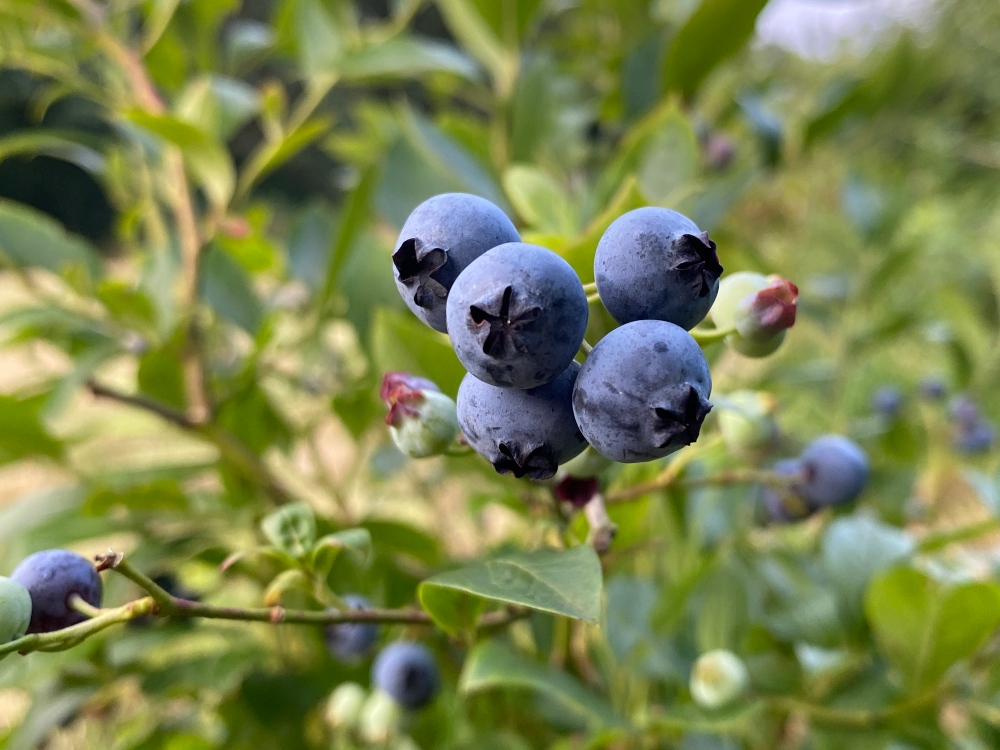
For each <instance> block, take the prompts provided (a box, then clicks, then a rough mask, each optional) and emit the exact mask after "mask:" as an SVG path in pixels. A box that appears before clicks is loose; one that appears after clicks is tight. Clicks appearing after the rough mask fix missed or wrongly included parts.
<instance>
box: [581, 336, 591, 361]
mask: <svg viewBox="0 0 1000 750" xmlns="http://www.w3.org/2000/svg"><path fill="white" fill-rule="evenodd" d="M580 351H581V352H583V356H585V357H586V356H587V355H588V354H590V353H591V352H592V351H594V347H592V346H591V345H590V343H589V342H588V341H587V339H584V340H583V341H581V342H580Z"/></svg>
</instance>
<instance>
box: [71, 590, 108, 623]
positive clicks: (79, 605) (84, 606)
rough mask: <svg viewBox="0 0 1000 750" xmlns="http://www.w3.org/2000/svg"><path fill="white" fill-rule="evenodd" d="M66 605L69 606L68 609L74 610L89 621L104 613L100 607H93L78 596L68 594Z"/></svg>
mask: <svg viewBox="0 0 1000 750" xmlns="http://www.w3.org/2000/svg"><path fill="white" fill-rule="evenodd" d="M66 604H68V605H69V608H70V609H73V610H76V611H77V612H79V613H80V614H81V615H83V616H84V617H86V618H87V619H90V620H92V619H94V618H95V617H99V616H100V615H101V614H102V613H104V612H105V611H106V610H103V609H101V608H100V607H95V606H94V605H92V604H90V603H89V602H87V601H84V599H83V597H81V596H80V595H79V594H70V595H69V599H67V600H66Z"/></svg>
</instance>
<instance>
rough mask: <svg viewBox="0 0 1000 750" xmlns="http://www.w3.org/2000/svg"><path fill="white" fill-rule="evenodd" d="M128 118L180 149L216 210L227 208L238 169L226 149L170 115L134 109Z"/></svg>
mask: <svg viewBox="0 0 1000 750" xmlns="http://www.w3.org/2000/svg"><path fill="white" fill-rule="evenodd" d="M126 116H127V117H128V119H129V120H130V121H132V122H134V123H135V124H136V125H138V126H139V127H141V128H144V129H145V130H148V131H149V132H151V133H154V134H156V135H158V136H159V137H160V138H162V139H164V140H165V141H168V142H170V143H172V144H173V145H175V146H177V147H178V148H180V149H181V152H182V153H183V154H184V163H185V164H186V165H187V168H188V171H190V172H191V174H192V175H193V176H194V179H195V180H196V181H197V182H198V184H199V185H200V186H201V187H202V188H203V189H204V190H205V195H206V196H208V199H209V201H210V202H211V203H212V204H213V205H214V206H215V207H216V209H219V210H221V209H224V208H225V207H226V206H227V205H228V204H229V200H230V198H232V197H233V189H234V188H235V186H236V170H235V168H234V167H233V162H232V159H230V158H229V152H228V151H227V150H226V147H225V146H224V145H223V144H222V143H220V142H219V141H217V140H216V139H215V138H213V137H212V136H210V135H209V134H208V133H206V132H205V131H203V130H200V129H199V128H197V127H195V126H194V125H192V124H190V123H188V122H184V121H183V120H179V119H177V118H176V117H172V116H170V115H152V114H150V113H148V112H143V111H138V110H133V111H132V112H129V113H128V114H127V115H126Z"/></svg>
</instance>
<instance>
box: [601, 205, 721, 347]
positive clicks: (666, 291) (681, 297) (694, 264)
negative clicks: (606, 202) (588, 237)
mask: <svg viewBox="0 0 1000 750" xmlns="http://www.w3.org/2000/svg"><path fill="white" fill-rule="evenodd" d="M721 275H722V266H721V265H720V264H719V257H718V255H717V254H716V249H715V243H714V242H712V241H711V240H710V239H709V238H708V235H707V234H706V233H705V232H702V231H701V230H700V229H698V227H697V226H696V225H695V223H694V222H692V221H691V220H690V219H688V218H687V217H685V216H683V215H681V214H679V213H677V212H676V211H671V210H670V209H666V208H638V209H636V210H634V211H629V212H628V213H627V214H625V215H623V216H621V217H619V218H618V219H616V220H615V221H614V222H613V223H612V224H611V226H610V227H608V230H607V231H606V232H605V233H604V236H603V237H601V240H600V242H599V243H598V245H597V254H596V255H595V257H594V277H595V279H596V280H597V291H598V293H599V294H600V296H601V302H602V303H603V304H604V306H605V307H606V308H607V309H608V312H610V313H611V315H612V316H614V318H615V320H617V321H618V322H620V323H631V322H632V321H636V320H663V321H667V322H670V323H674V324H676V325H679V326H680V327H681V328H684V329H685V330H689V329H691V328H694V326H696V325H697V324H698V323H700V322H701V320H702V319H703V318H704V317H705V315H707V314H708V311H709V308H711V307H712V303H713V302H714V301H715V296H716V294H718V292H719V276H721Z"/></svg>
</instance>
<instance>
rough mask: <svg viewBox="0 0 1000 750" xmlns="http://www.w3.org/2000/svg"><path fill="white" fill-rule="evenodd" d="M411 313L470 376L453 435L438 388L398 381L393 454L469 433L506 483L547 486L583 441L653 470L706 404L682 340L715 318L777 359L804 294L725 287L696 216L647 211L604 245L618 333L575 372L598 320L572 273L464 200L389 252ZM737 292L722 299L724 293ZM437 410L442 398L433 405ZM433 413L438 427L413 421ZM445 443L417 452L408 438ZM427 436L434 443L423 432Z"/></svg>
mask: <svg viewBox="0 0 1000 750" xmlns="http://www.w3.org/2000/svg"><path fill="white" fill-rule="evenodd" d="M392 262H393V269H394V275H395V279H396V285H397V287H398V288H399V291H400V293H401V294H402V296H403V299H404V300H405V301H406V304H407V305H408V306H409V307H410V309H411V310H412V311H413V312H414V313H415V314H416V315H417V317H419V318H420V319H421V320H422V321H424V322H425V323H426V324H427V325H429V326H431V327H432V328H434V329H435V330H437V331H441V332H443V333H447V334H448V335H449V337H450V339H451V343H452V346H453V348H454V350H455V353H456V355H457V356H458V358H459V360H460V361H461V362H462V364H463V365H464V366H465V368H466V370H467V371H468V374H467V375H466V377H465V379H464V380H463V381H462V384H461V387H460V388H459V391H458V399H457V424H454V423H447V422H448V420H447V418H446V417H445V415H446V414H447V412H446V410H445V409H435V408H433V405H427V404H424V402H423V400H422V399H423V398H424V397H425V396H426V394H428V393H435V394H436V392H437V388H436V387H435V386H434V385H433V384H428V383H426V381H422V382H417V381H418V380H419V379H412V378H411V379H410V380H409V381H407V380H406V376H404V375H402V374H400V373H392V374H390V376H389V378H387V381H386V383H384V384H383V393H382V396H383V398H385V399H386V401H387V402H388V403H389V404H390V406H391V407H392V409H391V411H390V415H389V418H388V420H387V421H388V422H389V425H390V427H391V428H392V429H393V430H394V432H393V437H394V439H396V442H397V444H398V445H407V446H408V449H407V451H406V452H408V453H409V454H410V455H420V454H424V455H430V454H432V453H433V452H435V451H439V450H440V448H441V446H442V445H443V444H445V443H446V441H447V440H448V439H449V438H450V437H453V436H454V435H455V434H457V430H458V429H459V428H460V429H461V433H462V435H463V436H464V439H465V441H466V442H468V444H469V445H470V446H472V448H473V449H475V450H476V451H477V452H478V453H480V454H481V455H483V456H485V457H486V458H487V459H488V460H489V461H490V462H491V463H492V464H493V466H494V467H495V468H496V470H497V471H498V472H500V473H504V474H513V475H514V476H516V477H528V478H530V479H536V480H544V479H548V478H550V477H552V476H554V475H555V473H556V471H557V469H558V467H559V465H560V464H564V463H566V462H567V461H569V460H571V459H572V458H574V457H575V456H577V455H579V454H580V453H581V452H582V451H583V450H584V448H586V447H587V445H590V446H592V447H593V448H594V449H595V450H597V451H598V452H599V453H601V454H602V455H603V456H605V457H606V458H609V459H611V460H614V461H618V462H622V463H634V462H641V461H651V460H654V459H657V458H661V457H663V456H666V455H668V454H670V453H673V452H674V451H676V450H678V449H679V448H681V447H683V446H685V445H688V444H690V443H692V442H694V441H695V440H697V438H698V435H699V432H700V430H701V425H702V422H703V421H704V419H705V416H706V415H707V414H708V412H709V410H710V409H711V408H712V404H711V403H710V402H709V400H708V399H709V396H710V394H711V390H712V378H711V373H710V372H709V367H708V362H707V361H706V359H705V356H704V354H703V353H702V351H701V348H700V346H699V345H698V343H697V341H696V340H695V339H694V338H693V337H692V336H691V334H689V333H688V331H689V330H690V329H692V328H693V327H694V326H696V325H697V324H698V323H700V322H701V321H702V320H704V319H705V317H706V316H707V315H708V314H709V311H710V310H712V309H713V303H716V302H717V298H720V301H721V298H723V297H725V304H724V305H722V304H717V305H716V309H715V311H713V322H714V323H715V327H716V330H717V331H719V332H721V334H724V335H725V336H727V337H728V340H730V342H731V343H732V344H733V346H734V347H735V348H737V349H738V350H739V351H742V352H744V353H748V354H749V355H750V356H763V355H764V354H766V353H770V352H771V351H773V350H774V349H775V348H776V347H777V346H778V345H779V344H780V343H781V339H782V338H783V336H784V331H785V329H786V328H788V327H789V326H790V325H791V324H792V323H793V322H794V319H795V304H796V295H797V289H796V288H795V286H794V285H793V284H791V283H790V282H787V281H784V280H782V279H774V278H769V277H765V276H762V275H760V274H749V273H744V274H734V275H733V278H734V279H735V281H736V283H735V284H730V285H728V289H727V288H726V286H725V285H724V286H723V288H722V290H721V291H720V276H721V274H722V266H721V265H720V263H719V259H718V255H717V254H716V245H715V243H714V242H712V241H711V240H710V239H709V238H708V235H707V234H706V233H705V232H702V231H701V230H699V229H698V227H697V226H696V225H695V224H694V223H693V222H692V221H691V220H690V219H688V218H686V217H685V216H682V215H681V214H679V213H677V212H676V211H671V210H669V209H665V208H651V207H647V208H640V209H636V210H634V211H630V212H628V213H626V214H624V215H623V216H621V217H619V218H618V219H616V220H615V221H614V222H613V223H612V224H611V225H610V227H609V228H608V229H607V231H606V232H605V233H604V235H603V237H602V238H601V240H600V242H599V243H598V246H597V251H596V256H595V260H594V276H595V279H596V290H597V296H598V297H599V299H600V301H601V302H602V303H603V305H604V306H605V308H606V309H607V310H608V311H609V312H610V313H611V315H612V316H613V317H614V318H615V319H616V320H617V321H618V322H619V323H621V324H622V325H621V326H620V327H618V328H616V329H615V330H614V331H612V332H611V333H609V334H608V335H607V336H605V337H604V338H603V339H601V341H600V342H598V344H597V345H596V346H595V347H594V348H593V350H592V351H590V352H589V354H587V357H586V360H585V361H584V363H583V365H580V364H578V363H577V362H576V361H575V358H576V356H577V353H578V352H579V351H580V350H581V346H584V348H587V347H586V346H585V344H584V334H585V331H586V329H587V323H588V318H589V304H590V302H591V301H592V300H591V299H588V294H587V291H586V289H585V288H584V285H583V284H582V283H581V281H580V279H579V277H578V276H577V274H576V272H575V271H574V270H573V268H572V267H571V266H570V265H569V264H568V263H567V262H566V261H565V260H563V259H562V258H561V257H560V256H559V255H557V254H556V253H554V252H552V251H551V250H547V249H546V248H544V247H539V246H537V245H531V244H527V243H524V242H521V239H520V236H519V235H518V233H517V230H516V229H515V227H514V225H513V223H512V222H511V221H510V219H509V218H508V217H507V216H506V215H505V214H504V212H503V211H501V210H500V209H499V208H498V207H497V206H495V205H493V204H492V203H490V202H489V201H487V200H484V199H483V198H479V197H477V196H474V195H467V194H464V193H446V194H443V195H438V196H435V197H433V198H431V199H429V200H427V201H425V202H424V203H422V204H420V205H419V206H418V207H417V208H416V209H415V210H414V211H413V213H412V214H410V216H409V218H408V219H407V221H406V223H405V224H404V225H403V228H402V231H401V233H400V236H399V240H398V241H397V244H396V249H395V251H394V252H393V255H392ZM727 292H728V293H727ZM433 398H440V396H437V395H435V396H434V397H433ZM431 414H434V415H437V416H438V424H437V425H435V428H439V429H435V430H433V431H428V430H427V428H426V425H424V426H423V427H421V426H419V425H417V426H414V425H413V423H414V422H417V421H420V420H419V419H418V420H407V419H406V417H407V415H410V416H417V417H419V418H420V419H423V420H425V421H426V420H427V419H428V418H429V417H430V415H431ZM406 430H410V431H412V432H416V431H421V430H422V431H423V432H422V436H423V437H429V436H430V435H433V436H435V437H436V439H428V440H425V441H424V442H419V441H410V440H407V438H412V437H414V436H413V435H404V434H403V433H404V431H406ZM424 433H426V434H424Z"/></svg>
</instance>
